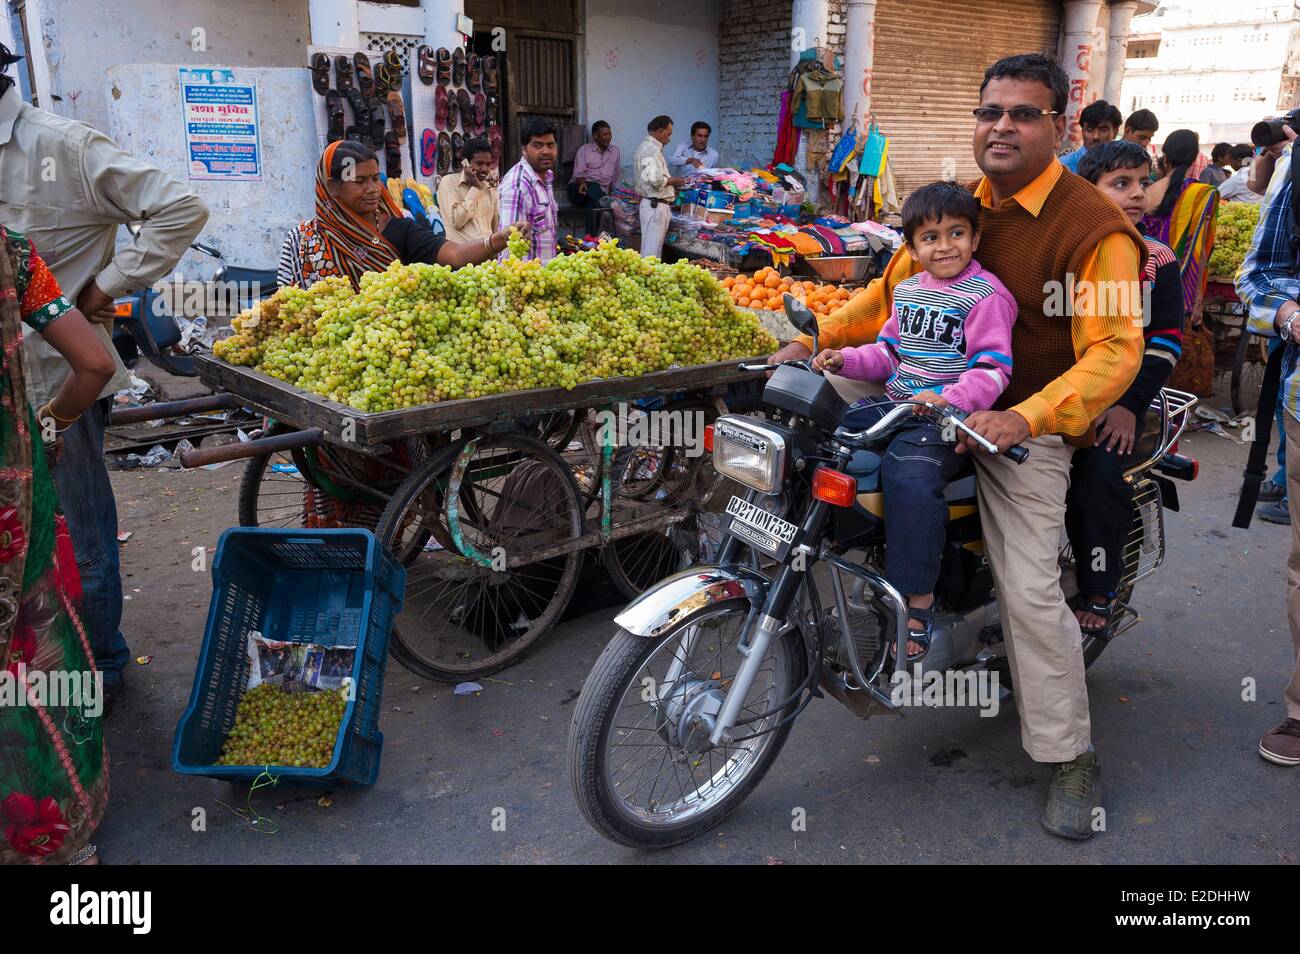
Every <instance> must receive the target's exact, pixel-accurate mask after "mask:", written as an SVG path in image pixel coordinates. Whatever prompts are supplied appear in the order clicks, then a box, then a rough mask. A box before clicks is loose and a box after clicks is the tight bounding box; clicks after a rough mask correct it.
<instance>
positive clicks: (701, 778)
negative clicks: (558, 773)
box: [569, 607, 807, 848]
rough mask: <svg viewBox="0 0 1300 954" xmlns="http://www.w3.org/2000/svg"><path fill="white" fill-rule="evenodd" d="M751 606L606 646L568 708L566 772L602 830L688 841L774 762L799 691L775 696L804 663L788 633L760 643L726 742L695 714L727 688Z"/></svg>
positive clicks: (792, 685)
mask: <svg viewBox="0 0 1300 954" xmlns="http://www.w3.org/2000/svg"><path fill="white" fill-rule="evenodd" d="M747 617H748V614H747V612H746V611H745V609H743V608H727V607H724V608H721V609H719V610H718V611H716V612H714V613H712V614H710V615H707V616H705V617H701V618H700V619H698V620H696V621H695V622H694V623H692V624H691V625H688V626H681V627H678V628H677V629H675V630H674V631H672V632H670V633H668V634H667V635H664V636H660V637H657V638H645V637H641V636H635V635H633V634H632V633H629V632H627V631H626V630H623V629H619V630H618V631H617V632H615V634H614V637H613V638H612V639H611V640H610V641H609V643H608V644H607V645H606V646H605V649H604V651H603V652H602V653H601V655H600V658H599V659H598V660H597V661H596V665H595V667H594V668H593V669H592V671H591V674H590V675H588V677H587V681H586V683H585V684H584V685H583V687H582V695H581V696H580V697H579V699H578V704H577V707H576V708H575V710H574V713H573V722H572V724H571V725H570V728H569V777H570V781H571V782H572V785H573V792H574V796H575V798H576V799H577V802H578V807H579V808H580V809H581V810H582V813H583V815H584V816H585V817H586V819H587V821H588V822H590V823H591V825H592V827H593V828H595V829H596V830H597V831H598V832H600V833H601V834H602V835H604V836H605V837H606V838H608V839H610V840H611V841H614V842H617V843H619V844H621V845H627V846H629V847H632V848H669V847H671V846H673V845H679V844H681V843H682V842H685V841H689V840H690V839H692V838H695V837H696V836H698V835H701V834H703V833H704V832H706V831H708V830H709V829H710V828H713V827H714V826H716V825H718V824H719V823H720V822H721V821H722V820H723V819H724V818H726V817H727V816H728V815H729V814H731V812H732V811H734V810H735V809H736V807H737V806H739V805H740V803H741V802H742V801H744V800H745V798H746V797H747V796H748V795H749V793H750V792H751V791H753V789H754V787H755V786H756V785H757V784H758V783H759V782H760V781H761V780H762V778H763V776H764V775H765V774H767V771H768V769H769V768H771V766H772V763H773V762H774V761H775V760H776V757H777V755H778V754H779V753H780V751H781V746H782V745H784V744H785V740H786V737H787V736H788V735H789V734H790V728H791V723H790V722H787V723H785V724H784V725H780V724H779V723H780V722H781V720H782V718H784V717H787V716H789V715H790V714H791V712H792V711H793V709H794V706H795V702H793V701H791V702H789V703H787V704H786V705H785V706H784V707H783V708H782V709H781V710H780V711H774V710H775V707H776V706H778V705H780V704H781V703H782V702H784V701H785V700H788V699H789V698H790V696H791V695H792V694H793V693H794V691H795V689H796V688H797V687H798V686H799V685H800V684H801V683H802V682H803V681H804V679H805V677H806V674H807V661H806V658H805V655H804V653H803V651H802V647H801V646H800V645H799V639H798V637H797V636H796V635H794V634H786V635H785V636H783V637H781V638H779V639H774V640H773V641H772V643H771V644H770V645H769V646H768V649H767V652H766V654H765V656H764V658H763V661H762V663H761V665H760V666H759V671H758V675H757V678H756V679H755V680H754V684H753V686H752V687H751V688H750V690H749V692H748V694H747V696H746V699H745V703H744V706H743V707H742V709H741V712H740V716H739V720H740V722H741V724H738V725H737V726H735V728H734V729H733V730H732V732H731V737H732V739H733V741H731V742H722V743H720V744H719V745H718V746H716V747H712V746H709V745H708V743H707V739H706V737H707V735H708V733H707V731H706V730H703V729H701V728H699V722H698V719H697V718H696V716H698V714H699V713H707V712H710V711H714V710H716V706H717V704H718V703H719V702H720V701H721V699H722V698H723V696H725V694H726V692H727V691H728V690H729V688H730V687H731V685H732V683H733V681H734V679H735V675H736V671H737V669H738V668H739V666H740V663H741V661H742V660H743V658H744V657H742V656H741V655H740V654H739V653H738V652H737V651H736V644H737V642H738V641H739V639H740V636H741V635H742V634H743V633H744V626H745V622H746V619H747ZM674 659H681V660H682V665H680V666H674V665H673V662H674ZM672 669H679V670H680V672H679V673H678V674H677V675H676V676H675V677H674V676H673V675H672V672H671V670H672ZM746 720H750V721H748V722H746ZM693 725H694V728H692V726H693Z"/></svg>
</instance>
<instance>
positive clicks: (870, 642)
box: [822, 578, 896, 679]
mask: <svg viewBox="0 0 1300 954" xmlns="http://www.w3.org/2000/svg"><path fill="white" fill-rule="evenodd" d="M845 602H846V603H847V604H848V611H849V618H848V626H849V635H850V638H851V639H852V640H853V648H854V651H855V652H856V654H857V657H858V663H859V665H861V667H862V672H863V674H864V675H865V676H866V677H867V678H868V679H874V678H875V676H876V675H877V674H878V673H879V671H880V669H881V668H882V667H883V665H884V662H885V652H886V650H887V648H888V647H887V646H886V640H887V639H888V638H889V637H890V636H891V635H892V634H893V633H894V627H895V625H896V624H895V620H894V614H893V613H892V612H891V611H890V610H889V609H888V607H886V606H885V605H884V604H883V603H881V602H880V601H879V600H877V599H875V598H874V596H873V595H872V594H871V593H870V592H869V590H868V588H867V584H866V582H865V581H863V580H860V579H857V578H852V579H851V581H850V583H849V586H848V591H847V593H846V594H845ZM825 626H826V632H824V633H823V634H822V644H823V645H824V646H833V647H835V659H836V661H837V662H838V663H840V664H841V665H842V666H843V667H844V668H845V669H849V668H851V666H850V664H849V660H848V657H847V654H846V653H845V652H844V651H843V648H842V647H841V645H840V625H839V617H838V614H837V613H836V611H834V610H832V613H831V615H830V616H828V617H827V618H826V621H825Z"/></svg>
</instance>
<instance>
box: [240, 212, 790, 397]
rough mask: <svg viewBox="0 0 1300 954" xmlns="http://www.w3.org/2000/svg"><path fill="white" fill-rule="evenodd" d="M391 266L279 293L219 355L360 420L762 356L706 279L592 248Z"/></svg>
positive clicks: (738, 315)
mask: <svg viewBox="0 0 1300 954" xmlns="http://www.w3.org/2000/svg"><path fill="white" fill-rule="evenodd" d="M510 243H511V244H510V246H509V247H510V252H511V257H510V258H508V259H506V260H504V261H491V262H486V263H484V264H482V265H474V266H466V267H464V268H460V269H455V270H453V269H451V268H448V267H446V266H444V265H423V264H419V265H401V264H399V263H396V262H395V263H393V264H392V265H391V266H389V268H388V269H387V270H386V271H383V272H371V273H368V274H366V275H364V276H362V279H361V289H360V291H359V292H357V293H356V294H353V293H352V289H351V287H350V286H349V284H348V282H347V280H346V279H343V278H330V279H326V280H324V281H322V282H318V283H317V284H315V285H313V286H312V287H311V288H309V289H305V290H304V289H299V288H282V289H280V290H279V291H277V292H276V293H275V295H274V296H272V297H271V298H269V299H267V300H266V301H264V302H261V303H260V304H259V305H257V306H255V307H254V308H252V309H251V310H249V311H246V312H244V313H242V314H240V315H239V316H238V317H236V318H235V319H234V320H233V321H232V323H231V324H232V328H233V330H234V334H233V335H232V336H231V337H229V338H226V339H225V340H223V341H219V342H217V344H216V347H215V348H214V351H215V352H216V355H217V357H219V358H222V359H223V360H225V361H228V362H229V363H231V364H238V365H247V366H250V367H254V368H256V369H257V370H259V371H262V372H263V373H265V374H269V375H271V376H272V377H276V378H279V379H280V380H282V381H287V382H289V383H290V384H294V385H297V386H298V387H300V388H303V389H305V390H307V391H312V392H314V393H316V394H320V395H322V396H324V397H327V398H329V399H330V400H333V401H337V402H339V403H340V404H347V405H349V406H351V407H354V408H357V409H358V410H362V411H388V410H394V409H396V408H403V407H412V406H414V405H417V404H427V403H430V402H434V401H445V400H450V399H455V398H474V397H483V396H485V395H489V394H498V393H501V392H503V391H518V390H526V389H529V388H545V387H563V388H569V389H571V388H573V387H575V386H576V385H578V384H579V383H581V382H583V381H589V380H592V379H594V378H608V377H618V376H622V375H638V374H647V373H649V372H652V371H661V370H664V369H665V368H670V367H674V366H684V365H694V364H708V363H711V362H715V361H726V360H730V359H732V358H748V357H753V356H756V355H766V354H770V353H771V352H772V351H773V350H774V349H775V348H776V346H777V342H776V340H775V339H774V338H773V337H772V336H771V335H770V334H768V333H767V332H766V331H765V330H764V329H763V328H762V326H761V325H760V324H759V323H758V321H757V320H756V319H755V318H754V317H753V316H752V315H749V314H746V313H743V312H741V311H738V310H737V309H736V307H735V306H734V304H733V303H732V300H731V296H730V295H729V294H728V293H727V291H726V290H725V289H724V288H723V287H722V286H721V285H720V284H718V281H717V279H715V278H714V277H713V276H712V275H710V274H709V273H708V272H706V271H705V270H704V269H702V268H698V267H697V266H694V265H690V264H688V263H686V262H678V263H676V264H673V265H666V264H664V263H662V262H660V261H658V260H657V259H650V258H642V257H641V256H640V255H638V254H637V253H636V252H634V251H631V250H628V249H623V248H619V247H618V245H617V243H616V242H614V241H608V242H602V243H601V245H600V246H599V247H598V248H596V249H593V250H591V251H589V252H580V253H577V254H574V255H561V256H559V257H557V258H555V259H553V260H552V261H550V262H548V263H547V264H546V265H542V263H541V262H538V261H536V260H533V261H522V260H521V259H520V255H521V254H525V253H526V252H527V244H528V243H527V241H526V240H524V239H523V238H521V237H520V236H519V235H518V234H517V233H515V234H512V235H511V237H510Z"/></svg>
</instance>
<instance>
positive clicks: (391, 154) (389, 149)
mask: <svg viewBox="0 0 1300 954" xmlns="http://www.w3.org/2000/svg"><path fill="white" fill-rule="evenodd" d="M384 167H385V169H386V171H387V172H388V179H389V181H390V182H392V181H394V180H396V179H400V178H401V177H402V148H401V146H399V145H398V144H397V134H396V133H394V132H393V131H392V130H391V129H390V130H388V132H386V133H384Z"/></svg>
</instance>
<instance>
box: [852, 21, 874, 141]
mask: <svg viewBox="0 0 1300 954" xmlns="http://www.w3.org/2000/svg"><path fill="white" fill-rule="evenodd" d="M846 27H847V31H848V32H847V35H846V36H845V38H844V122H845V123H846V124H847V123H850V122H852V121H853V120H854V119H855V118H856V119H857V121H858V129H859V130H865V129H866V128H867V116H869V115H870V114H871V71H872V67H873V65H874V63H875V59H876V0H848V20H847V24H846Z"/></svg>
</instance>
